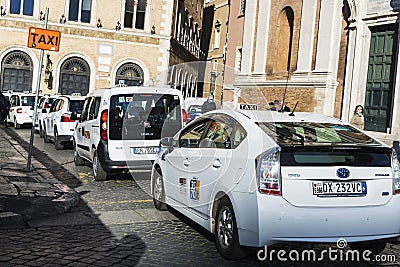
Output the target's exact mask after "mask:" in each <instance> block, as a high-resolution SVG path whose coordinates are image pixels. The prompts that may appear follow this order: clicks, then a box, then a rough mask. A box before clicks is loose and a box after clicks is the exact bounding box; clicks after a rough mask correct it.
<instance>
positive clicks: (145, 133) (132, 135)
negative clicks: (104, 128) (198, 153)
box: [109, 93, 182, 140]
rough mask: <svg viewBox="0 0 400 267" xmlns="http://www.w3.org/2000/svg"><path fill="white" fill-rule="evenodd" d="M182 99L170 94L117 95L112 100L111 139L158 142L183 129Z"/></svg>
mask: <svg viewBox="0 0 400 267" xmlns="http://www.w3.org/2000/svg"><path fill="white" fill-rule="evenodd" d="M181 112H182V111H181V106H180V101H179V97H178V96H177V95H170V94H151V93H149V94H133V95H132V94H124V95H114V96H112V97H111V100H110V113H109V118H110V123H109V124H110V130H109V138H110V140H122V139H124V140H156V139H161V138H162V137H172V136H174V135H175V134H176V133H177V132H178V131H179V130H180V128H181V127H182V117H181V116H182V115H181Z"/></svg>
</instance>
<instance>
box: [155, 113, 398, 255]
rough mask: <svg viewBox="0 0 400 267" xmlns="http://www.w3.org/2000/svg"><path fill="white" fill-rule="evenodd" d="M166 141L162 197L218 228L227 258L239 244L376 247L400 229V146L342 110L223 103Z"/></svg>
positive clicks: (159, 162)
mask: <svg viewBox="0 0 400 267" xmlns="http://www.w3.org/2000/svg"><path fill="white" fill-rule="evenodd" d="M293 115H294V116H293ZM161 145H162V150H161V152H160V153H159V154H158V155H157V157H156V160H155V162H154V165H153V170H152V175H151V190H152V191H151V192H152V194H153V198H154V204H155V207H156V208H157V209H159V210H165V209H166V207H167V206H170V207H172V208H174V209H176V210H178V211H179V212H181V213H182V214H184V215H185V216H187V217H188V218H190V219H192V220H193V221H195V222H196V223H198V224H199V225H201V226H202V227H204V228H205V229H207V230H208V231H210V232H211V233H213V234H214V235H215V244H216V248H217V250H218V251H219V253H220V254H221V255H222V256H224V257H225V258H227V259H237V258H241V257H244V256H245V253H244V252H243V250H242V246H250V247H263V246H265V245H271V244H274V243H279V242H317V243H335V244H336V241H338V240H339V239H340V238H344V239H345V240H346V241H347V242H348V243H349V244H350V246H351V247H352V248H353V249H361V248H362V249H369V250H371V251H372V252H373V253H374V254H377V253H380V252H381V251H382V250H383V249H384V248H385V246H386V242H387V241H388V240H390V239H393V238H398V237H399V236H400V210H399V209H398V207H399V206H400V164H399V161H398V159H397V155H396V153H395V152H394V150H392V149H391V148H389V147H388V146H386V145H385V144H383V143H381V142H380V141H378V140H376V139H374V138H373V137H371V136H369V135H368V134H366V133H364V132H362V131H360V130H358V129H356V128H354V127H353V126H351V125H350V124H348V123H344V122H342V121H340V120H338V119H335V118H332V117H328V116H325V115H320V114H315V113H296V114H292V116H291V115H290V113H279V112H271V111H235V110H218V111H213V112H210V113H207V114H204V115H202V116H200V117H198V118H197V119H196V120H195V121H192V122H191V123H189V124H188V125H187V126H186V127H185V128H183V129H182V130H181V131H180V132H179V133H178V134H177V135H176V136H175V137H174V138H164V139H162V140H161Z"/></svg>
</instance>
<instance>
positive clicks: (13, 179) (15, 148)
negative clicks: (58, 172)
mask: <svg viewBox="0 0 400 267" xmlns="http://www.w3.org/2000/svg"><path fill="white" fill-rule="evenodd" d="M2 127H3V126H0V229H7V228H16V227H19V228H23V227H25V226H26V222H27V221H29V220H32V219H38V218H41V217H44V216H51V215H56V214H61V213H64V212H66V211H68V210H69V209H70V208H71V207H73V206H75V205H76V204H77V203H78V202H79V194H78V193H76V192H75V191H74V190H73V189H71V188H70V187H68V186H67V185H65V184H63V183H61V182H60V181H58V180H57V179H56V178H54V176H53V175H52V174H51V173H50V172H49V171H48V170H47V169H46V167H45V166H43V165H42V164H41V163H40V162H39V161H37V160H36V159H35V158H33V157H32V166H33V167H32V168H31V171H30V172H27V171H26V166H27V156H28V153H27V151H26V150H24V148H23V147H22V146H20V144H19V143H18V142H17V141H15V140H14V139H12V138H11V137H10V136H9V135H7V133H6V132H4V128H2Z"/></svg>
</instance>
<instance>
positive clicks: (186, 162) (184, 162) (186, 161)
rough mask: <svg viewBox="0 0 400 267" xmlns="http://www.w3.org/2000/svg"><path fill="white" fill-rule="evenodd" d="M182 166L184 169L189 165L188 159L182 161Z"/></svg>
mask: <svg viewBox="0 0 400 267" xmlns="http://www.w3.org/2000/svg"><path fill="white" fill-rule="evenodd" d="M183 165H185V166H186V167H188V166H189V165H190V161H189V159H185V160H184V161H183Z"/></svg>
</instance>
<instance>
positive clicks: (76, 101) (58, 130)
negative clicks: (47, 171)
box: [43, 95, 85, 150]
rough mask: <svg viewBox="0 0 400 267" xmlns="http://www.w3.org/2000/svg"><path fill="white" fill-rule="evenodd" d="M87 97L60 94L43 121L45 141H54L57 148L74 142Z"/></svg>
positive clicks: (62, 147)
mask: <svg viewBox="0 0 400 267" xmlns="http://www.w3.org/2000/svg"><path fill="white" fill-rule="evenodd" d="M84 100H85V97H83V96H80V95H71V96H66V95H62V96H58V97H57V99H56V100H55V101H54V102H53V104H52V106H51V108H50V110H49V113H48V114H47V116H46V118H44V121H43V129H44V142H45V143H49V142H50V140H53V141H54V146H55V148H56V149H57V150H59V149H64V145H65V144H68V143H72V140H73V135H74V129H75V126H76V124H77V122H78V121H77V120H78V119H79V117H80V116H81V114H82V109H83V102H84Z"/></svg>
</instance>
